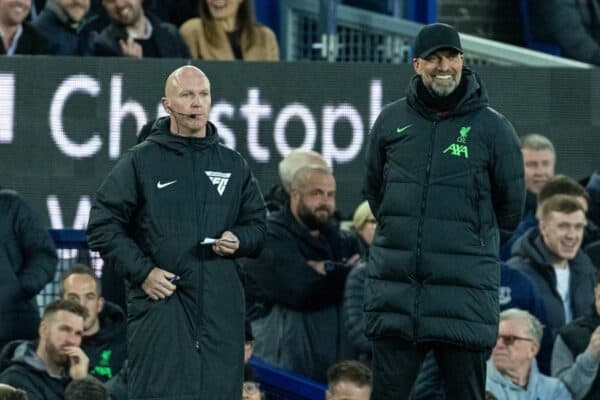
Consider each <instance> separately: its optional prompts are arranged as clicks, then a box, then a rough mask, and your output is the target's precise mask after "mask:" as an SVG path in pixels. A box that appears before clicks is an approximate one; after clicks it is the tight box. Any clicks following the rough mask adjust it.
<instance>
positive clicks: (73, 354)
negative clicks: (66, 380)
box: [65, 346, 90, 379]
mask: <svg viewBox="0 0 600 400" xmlns="http://www.w3.org/2000/svg"><path fill="white" fill-rule="evenodd" d="M65 353H66V354H67V355H68V356H69V365H70V367H69V375H70V376H71V379H83V378H85V377H86V376H87V374H88V367H89V365H90V359H89V358H88V356H86V355H85V353H84V352H83V350H81V347H77V346H69V347H65Z"/></svg>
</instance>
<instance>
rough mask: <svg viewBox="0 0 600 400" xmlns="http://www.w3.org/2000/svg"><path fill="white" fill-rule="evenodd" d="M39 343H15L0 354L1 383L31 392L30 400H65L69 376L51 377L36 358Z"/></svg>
mask: <svg viewBox="0 0 600 400" xmlns="http://www.w3.org/2000/svg"><path fill="white" fill-rule="evenodd" d="M37 345H38V343H37V341H24V340H15V341H13V342H10V343H9V344H7V345H6V346H5V347H4V349H2V352H1V353H0V383H5V384H7V385H11V386H13V387H15V388H17V389H22V390H24V391H26V392H27V397H28V400H63V398H64V396H63V394H64V392H65V388H66V387H67V385H68V384H69V382H70V381H71V377H70V376H69V375H68V373H66V372H64V373H63V374H61V375H57V376H56V375H50V374H49V373H48V371H47V369H46V366H45V365H44V363H43V361H42V360H40V358H39V357H38V356H37V354H36V349H37Z"/></svg>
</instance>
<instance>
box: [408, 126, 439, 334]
mask: <svg viewBox="0 0 600 400" xmlns="http://www.w3.org/2000/svg"><path fill="white" fill-rule="evenodd" d="M436 129H437V121H434V122H433V128H432V130H431V134H430V141H429V148H428V149H427V165H426V170H425V186H424V187H423V195H422V197H421V214H420V216H419V226H418V228H417V257H416V260H415V279H416V280H417V290H416V293H415V302H414V312H413V329H414V330H413V338H414V340H415V342H416V338H417V330H418V324H419V320H418V318H417V311H418V308H419V297H420V295H421V280H420V277H419V274H418V268H419V265H420V264H421V258H422V255H423V254H422V253H423V249H422V245H423V223H424V221H425V211H426V205H427V194H428V191H429V179H430V178H431V162H432V159H433V145H434V142H435V131H436Z"/></svg>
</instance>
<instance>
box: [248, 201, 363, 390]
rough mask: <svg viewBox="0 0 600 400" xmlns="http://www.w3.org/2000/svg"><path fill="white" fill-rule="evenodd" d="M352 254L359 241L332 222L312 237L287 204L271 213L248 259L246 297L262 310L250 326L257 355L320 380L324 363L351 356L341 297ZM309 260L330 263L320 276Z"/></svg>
mask: <svg viewBox="0 0 600 400" xmlns="http://www.w3.org/2000/svg"><path fill="white" fill-rule="evenodd" d="M353 254H358V244H357V243H356V241H355V240H354V239H353V238H352V237H350V236H346V235H344V234H342V232H341V231H340V230H339V228H337V227H336V226H335V225H333V224H332V225H330V226H329V227H328V228H326V229H322V230H321V232H320V235H319V237H315V236H312V235H311V234H310V232H309V230H308V229H307V228H305V227H304V226H302V225H301V224H300V223H299V222H298V221H297V220H296V218H295V217H294V216H293V214H292V213H291V211H290V209H289V206H288V207H286V208H285V209H282V210H281V211H279V212H276V213H273V214H270V215H269V218H268V226H267V241H266V243H265V248H264V250H263V251H262V252H261V254H260V257H258V258H257V259H256V260H250V261H249V262H248V263H247V264H246V270H247V273H248V276H247V283H246V295H247V298H248V302H249V303H253V304H254V305H261V306H263V307H264V309H265V310H266V316H264V318H259V319H257V320H256V321H254V323H253V326H252V330H253V332H254V336H255V338H256V341H255V348H254V354H255V355H256V356H257V357H259V358H261V359H263V360H265V361H267V362H270V363H273V364H275V365H278V366H280V367H283V368H286V369H289V370H291V371H294V372H296V373H299V374H302V375H304V376H307V377H310V378H312V379H315V380H318V381H321V382H324V381H325V380H326V371H327V368H329V366H331V364H333V363H335V362H337V361H340V360H342V359H344V358H346V357H348V356H350V352H349V351H350V349H349V345H348V342H347V338H346V334H345V331H344V329H343V321H342V318H343V315H342V301H343V293H344V285H345V282H346V277H347V275H348V272H349V271H350V268H349V267H347V266H345V265H344V262H345V261H346V260H347V259H348V258H350V257H351V256H352V255H353ZM308 260H314V261H322V260H328V261H332V262H333V264H331V265H332V267H333V268H332V269H331V270H330V271H329V272H327V273H326V274H324V275H323V274H320V273H318V272H316V271H315V270H314V269H313V268H312V267H311V266H310V265H308V264H307V261H308ZM253 317H254V318H255V317H256V316H253Z"/></svg>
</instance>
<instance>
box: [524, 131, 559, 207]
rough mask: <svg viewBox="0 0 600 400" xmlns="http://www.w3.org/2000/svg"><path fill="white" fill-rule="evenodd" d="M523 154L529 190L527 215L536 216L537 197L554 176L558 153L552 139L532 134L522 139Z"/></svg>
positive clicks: (526, 183) (526, 205) (526, 204)
mask: <svg viewBox="0 0 600 400" xmlns="http://www.w3.org/2000/svg"><path fill="white" fill-rule="evenodd" d="M521 152H522V153H523V165H524V166H525V187H526V188H527V199H526V201H525V213H531V214H535V211H536V209H537V198H536V196H537V195H538V194H539V193H540V191H541V190H542V188H543V187H544V186H545V185H546V182H548V180H549V179H550V178H552V177H553V176H554V167H555V165H556V151H555V150H554V145H553V144H552V142H551V141H550V139H548V138H547V137H545V136H543V135H540V134H538V133H530V134H528V135H525V136H524V137H523V138H521Z"/></svg>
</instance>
